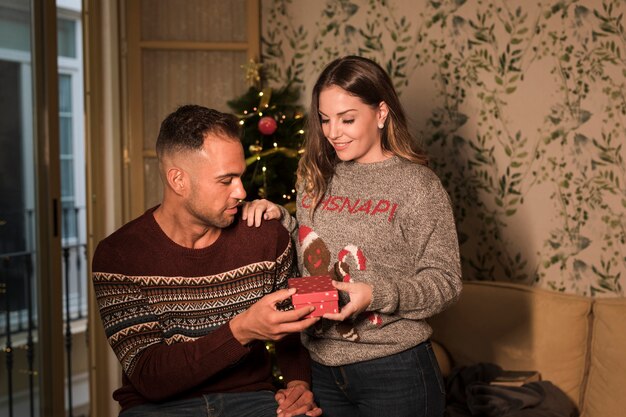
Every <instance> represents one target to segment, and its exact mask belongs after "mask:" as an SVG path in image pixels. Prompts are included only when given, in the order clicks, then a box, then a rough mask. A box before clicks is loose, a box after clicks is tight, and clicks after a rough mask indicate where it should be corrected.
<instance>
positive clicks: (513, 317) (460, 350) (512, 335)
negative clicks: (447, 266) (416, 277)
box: [429, 281, 592, 406]
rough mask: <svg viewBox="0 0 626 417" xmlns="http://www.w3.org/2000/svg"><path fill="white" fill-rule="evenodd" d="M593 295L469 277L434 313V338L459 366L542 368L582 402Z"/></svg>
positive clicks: (550, 378) (564, 389)
mask: <svg viewBox="0 0 626 417" xmlns="http://www.w3.org/2000/svg"><path fill="white" fill-rule="evenodd" d="M591 305H592V299H589V298H585V297H580V296H576V295H567V294H561V293H558V292H553V291H547V290H542V289H536V288H532V287H528V286H522V285H516V284H508V283H495V282H483V281H480V282H478V281H471V282H465V283H464V286H463V293H462V295H461V298H460V300H459V301H458V303H456V304H455V305H454V306H452V307H451V308H449V309H448V310H446V311H444V312H443V313H441V314H439V315H437V316H435V317H433V318H432V319H431V320H429V323H430V324H431V326H432V327H433V331H434V333H433V336H432V339H433V340H435V341H437V342H439V343H441V344H442V345H443V346H444V347H445V349H446V350H447V351H448V352H449V353H450V355H451V357H452V360H453V364H454V366H466V365H471V364H475V363H479V362H490V363H495V364H497V365H499V366H501V367H502V368H504V369H509V370H537V371H539V372H540V373H541V375H542V378H543V379H545V380H549V381H551V382H552V383H554V384H555V385H556V386H557V387H559V388H560V389H561V390H563V391H564V392H565V393H566V394H567V395H568V396H569V397H570V398H571V399H572V400H573V401H574V403H575V404H577V405H578V406H580V404H581V395H582V394H583V392H582V389H581V387H582V386H583V384H584V381H585V378H586V365H587V362H588V360H589V358H588V355H589V346H588V340H589V336H590V325H591Z"/></svg>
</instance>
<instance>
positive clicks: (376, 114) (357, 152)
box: [318, 85, 390, 163]
mask: <svg viewBox="0 0 626 417" xmlns="http://www.w3.org/2000/svg"><path fill="white" fill-rule="evenodd" d="M318 104H319V105H318V107H319V117H320V122H321V124H322V130H323V132H324V136H326V139H327V140H328V141H329V142H330V144H331V145H332V147H333V148H334V149H335V152H337V156H338V157H339V159H341V160H342V161H356V162H360V163H372V162H379V161H382V160H385V159H387V158H389V156H390V155H388V154H385V153H384V152H383V149H382V146H381V143H380V140H381V134H382V129H381V128H380V127H379V126H383V124H384V122H385V118H386V117H387V114H388V111H389V110H388V107H387V104H385V102H381V103H380V104H379V105H378V107H375V108H373V107H371V106H368V105H367V104H365V103H363V102H362V101H361V100H360V99H359V98H358V97H355V96H353V95H350V94H349V93H348V92H347V91H346V90H344V89H343V88H341V87H338V86H336V85H332V86H330V87H326V88H324V89H323V90H322V91H321V92H320V96H319V103H318Z"/></svg>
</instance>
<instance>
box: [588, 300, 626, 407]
mask: <svg viewBox="0 0 626 417" xmlns="http://www.w3.org/2000/svg"><path fill="white" fill-rule="evenodd" d="M624 413H626V300H624V299H599V298H597V299H596V301H595V303H594V306H593V334H592V336H591V364H590V367H589V379H588V381H587V390H586V393H585V401H584V404H583V416H584V417H606V416H620V415H624Z"/></svg>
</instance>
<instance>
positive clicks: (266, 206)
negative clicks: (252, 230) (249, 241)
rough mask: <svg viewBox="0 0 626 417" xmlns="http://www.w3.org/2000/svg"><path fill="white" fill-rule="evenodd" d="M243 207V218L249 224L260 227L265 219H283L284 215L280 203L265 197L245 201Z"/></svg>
mask: <svg viewBox="0 0 626 417" xmlns="http://www.w3.org/2000/svg"><path fill="white" fill-rule="evenodd" d="M241 207H242V208H241V218H242V219H243V220H244V221H246V224H247V225H248V226H256V227H259V226H260V225H261V223H262V221H263V220H272V219H278V220H281V219H282V217H283V213H282V211H280V208H278V205H277V204H274V203H272V202H271V201H269V200H265V199H262V200H253V201H244V202H243V203H242V206H241Z"/></svg>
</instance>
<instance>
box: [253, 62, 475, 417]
mask: <svg viewBox="0 0 626 417" xmlns="http://www.w3.org/2000/svg"><path fill="white" fill-rule="evenodd" d="M307 135H308V136H307V139H306V142H305V149H304V150H305V152H304V155H303V157H302V158H301V160H300V162H299V166H298V173H297V174H298V180H297V188H298V198H297V220H298V234H297V241H298V243H299V245H298V261H299V266H300V271H301V273H302V274H303V275H321V274H324V275H328V274H330V275H331V276H333V278H334V279H335V280H337V281H334V282H333V285H334V286H335V287H336V288H337V289H338V290H339V291H340V293H341V294H342V295H343V296H347V297H345V298H346V301H347V300H349V301H348V302H347V303H346V304H345V305H343V307H342V309H341V311H340V312H339V313H336V314H325V315H324V316H323V317H324V319H325V320H322V321H321V322H319V323H317V324H316V325H315V326H313V327H312V328H310V329H308V330H307V331H306V333H304V334H303V343H304V345H305V346H306V347H307V349H308V350H309V352H310V353H311V357H312V359H313V384H312V385H313V392H314V394H315V397H316V400H317V401H318V404H319V406H320V407H321V408H322V409H323V410H324V415H325V416H330V417H333V416H340V417H348V416H372V417H374V416H376V417H380V416H386V417H396V416H397V417H404V416H406V417H408V416H411V417H414V416H442V415H443V411H444V397H445V395H444V386H443V381H442V377H441V373H440V371H439V367H438V365H437V362H436V359H435V356H434V354H433V351H432V346H431V344H430V340H429V337H430V335H431V332H432V330H431V328H430V327H429V325H428V324H427V323H426V321H425V320H426V319H427V318H428V317H431V316H433V315H434V314H437V313H439V312H441V311H442V310H444V309H445V308H447V307H448V306H450V305H451V304H452V303H453V302H455V301H456V299H457V298H458V296H459V294H460V292H461V287H462V285H461V279H460V261H459V248H458V241H457V235H456V229H455V224H454V218H453V215H452V210H451V206H450V201H449V197H448V195H447V193H446V191H445V190H444V189H443V187H442V185H441V183H440V181H439V179H438V178H437V177H436V175H435V174H434V173H433V172H432V171H431V170H430V169H429V168H427V166H426V157H425V155H424V153H423V152H422V151H421V150H420V149H419V148H418V146H417V145H416V143H415V140H414V139H413V138H412V137H411V134H410V133H409V131H408V127H407V122H406V117H405V114H404V110H403V109H402V106H401V104H400V101H399V99H398V96H397V94H396V92H395V90H394V87H393V84H392V82H391V80H390V78H389V76H388V75H387V74H386V73H385V71H384V70H383V69H382V68H381V67H380V66H379V65H378V64H376V63H375V62H374V61H371V60H369V59H366V58H362V57H357V56H347V57H343V58H340V59H337V60H335V61H333V62H331V63H330V64H329V65H328V66H327V67H326V68H325V69H324V70H323V71H322V73H321V75H320V76H319V78H318V80H317V82H316V84H315V86H314V88H313V92H312V99H311V107H310V113H309V120H308V132H307ZM242 215H243V218H244V219H245V220H246V221H247V223H248V225H253V224H256V225H258V224H260V222H261V220H262V219H272V218H283V222H284V223H285V225H286V227H290V225H289V223H290V216H289V215H288V214H287V213H286V211H285V210H284V209H282V208H281V207H278V206H276V205H274V204H273V203H270V202H268V201H266V200H259V201H256V202H253V203H249V204H246V205H245V206H244V208H243V211H242Z"/></svg>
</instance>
